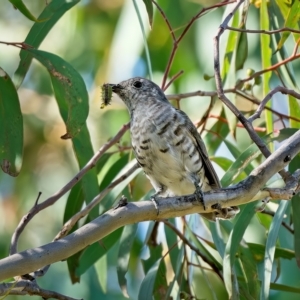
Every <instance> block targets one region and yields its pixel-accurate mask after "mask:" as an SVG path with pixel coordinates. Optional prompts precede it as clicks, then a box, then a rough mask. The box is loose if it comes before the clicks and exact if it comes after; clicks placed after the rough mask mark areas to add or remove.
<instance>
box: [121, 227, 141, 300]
mask: <svg viewBox="0 0 300 300" xmlns="http://www.w3.org/2000/svg"><path fill="white" fill-rule="evenodd" d="M137 228H138V223H135V224H130V225H127V226H125V227H124V230H123V233H122V236H121V240H120V248H119V254H118V267H117V273H118V280H119V285H120V287H121V289H122V292H123V295H124V296H125V297H128V293H127V280H126V278H125V275H126V273H127V270H128V263H129V259H130V251H131V248H132V245H133V241H134V239H135V234H136V231H137Z"/></svg>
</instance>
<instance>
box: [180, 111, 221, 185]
mask: <svg viewBox="0 0 300 300" xmlns="http://www.w3.org/2000/svg"><path fill="white" fill-rule="evenodd" d="M178 112H179V113H180V114H182V115H183V116H184V117H185V119H186V127H187V130H188V131H189V133H190V134H191V135H192V136H193V137H194V139H195V141H196V143H197V150H198V152H199V153H200V155H201V158H202V161H203V164H204V168H205V176H206V177H207V179H208V181H209V185H210V186H211V188H213V189H218V188H221V183H220V181H219V178H218V175H217V173H216V171H215V169H214V167H213V166H212V163H211V161H210V160H209V156H208V153H207V150H206V147H205V144H204V142H203V140H202V138H201V136H200V134H199V132H198V131H197V129H196V127H195V126H194V124H193V123H192V121H191V120H190V119H189V117H188V116H187V115H186V114H185V113H184V112H183V111H181V110H178Z"/></svg>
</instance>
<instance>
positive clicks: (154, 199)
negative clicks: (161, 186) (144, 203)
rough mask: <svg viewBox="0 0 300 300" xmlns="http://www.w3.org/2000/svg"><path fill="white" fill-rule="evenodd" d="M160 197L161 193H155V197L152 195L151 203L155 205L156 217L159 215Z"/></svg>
mask: <svg viewBox="0 0 300 300" xmlns="http://www.w3.org/2000/svg"><path fill="white" fill-rule="evenodd" d="M158 195H159V193H155V194H154V195H152V196H151V197H150V199H151V201H152V202H153V204H154V207H155V209H156V215H157V216H158V215H159V206H158V202H157V196H158Z"/></svg>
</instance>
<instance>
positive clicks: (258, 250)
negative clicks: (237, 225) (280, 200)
mask: <svg viewBox="0 0 300 300" xmlns="http://www.w3.org/2000/svg"><path fill="white" fill-rule="evenodd" d="M270 218H271V217H270ZM247 245H248V247H249V249H250V251H251V252H252V255H253V257H254V259H255V260H257V261H262V260H263V259H264V255H265V251H266V247H265V245H262V244H254V243H247ZM274 258H275V259H278V258H284V259H293V258H295V252H294V251H292V250H290V249H285V248H280V247H276V249H275V255H274Z"/></svg>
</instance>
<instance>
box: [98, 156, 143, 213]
mask: <svg viewBox="0 0 300 300" xmlns="http://www.w3.org/2000/svg"><path fill="white" fill-rule="evenodd" d="M135 163H136V161H135V160H132V161H130V162H129V163H127V165H126V166H125V167H124V168H123V169H122V170H121V171H119V174H118V175H117V176H116V178H119V176H122V174H124V173H125V172H126V171H127V170H128V169H130V168H131V167H133V165H134V164H135ZM119 170H120V169H119ZM141 171H142V169H141V168H139V169H137V170H135V171H134V172H133V173H132V174H131V175H129V176H128V178H126V179H125V180H123V181H122V182H121V183H119V184H118V185H117V186H116V187H115V188H114V189H113V190H111V191H110V192H109V193H108V194H107V195H106V196H105V198H104V199H103V201H102V206H101V210H104V211H105V210H107V209H110V208H111V206H112V205H113V203H114V202H115V201H116V198H117V197H118V196H119V195H120V194H121V193H122V192H123V191H124V189H125V188H126V187H127V185H128V183H129V182H130V181H131V180H132V179H133V178H134V177H135V176H137V174H139V173H140V172H141Z"/></svg>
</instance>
